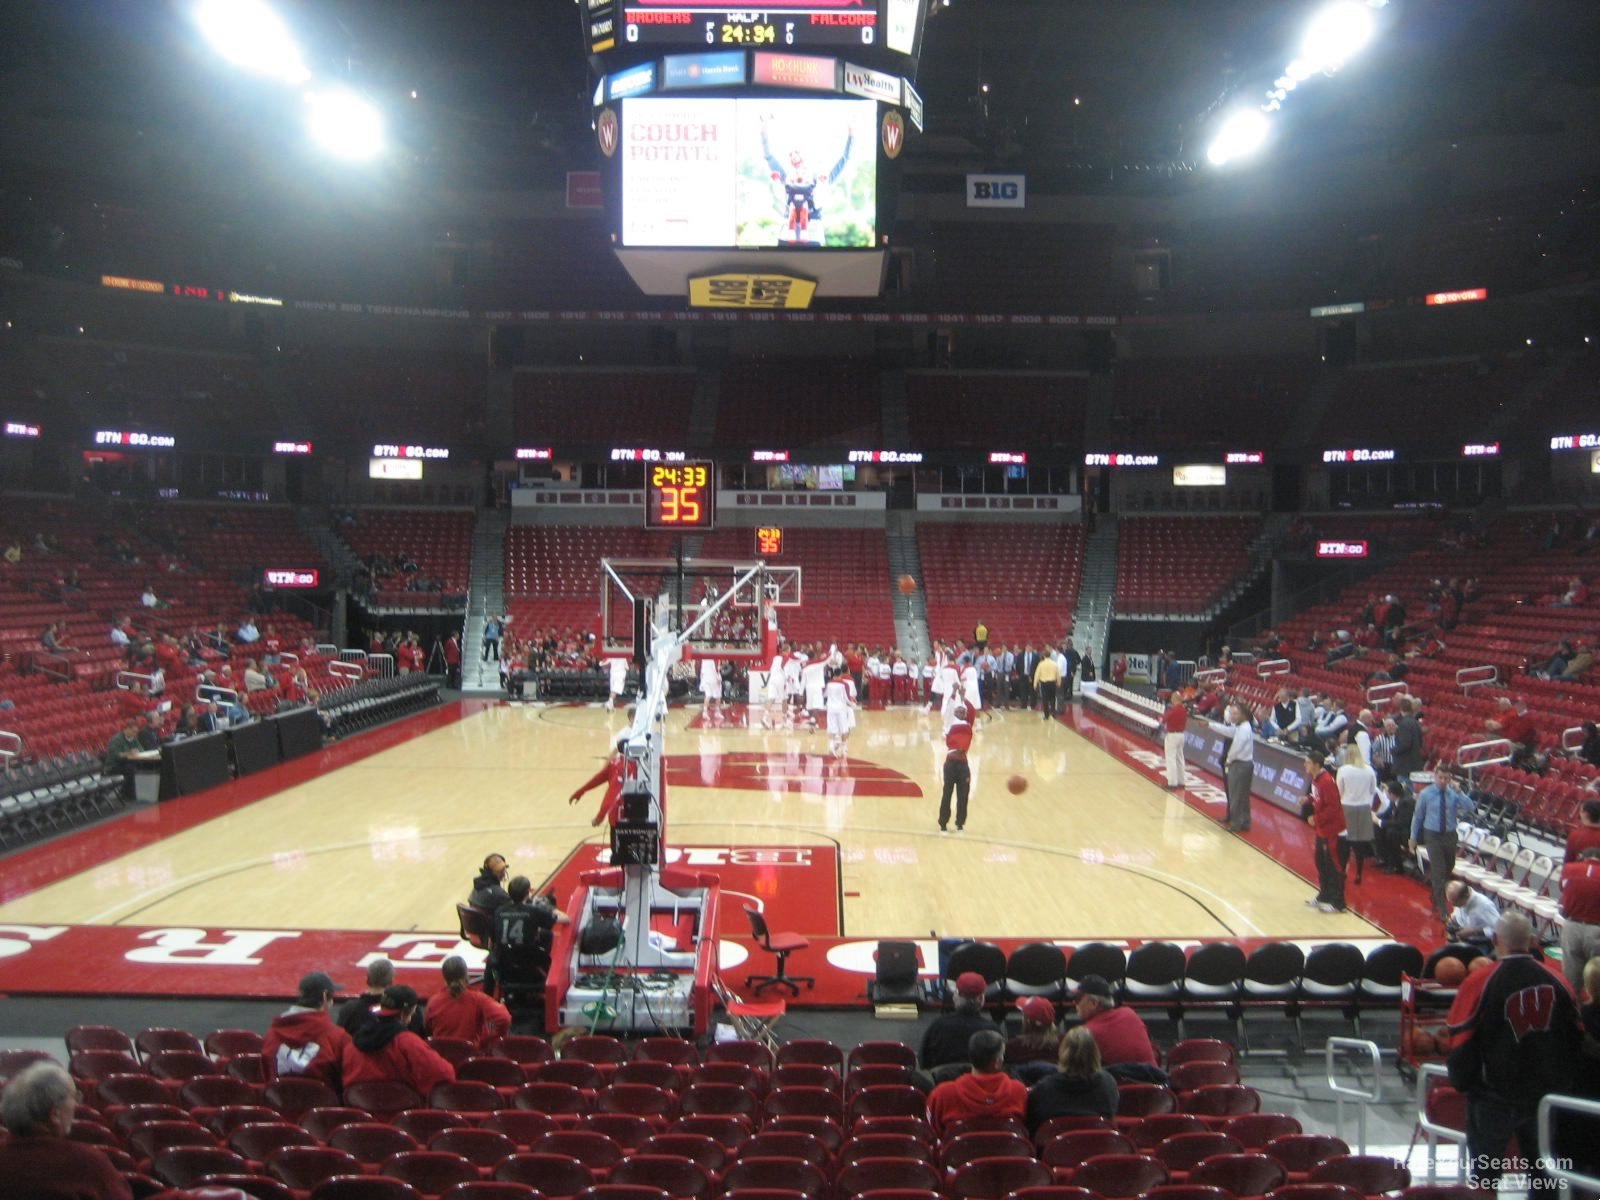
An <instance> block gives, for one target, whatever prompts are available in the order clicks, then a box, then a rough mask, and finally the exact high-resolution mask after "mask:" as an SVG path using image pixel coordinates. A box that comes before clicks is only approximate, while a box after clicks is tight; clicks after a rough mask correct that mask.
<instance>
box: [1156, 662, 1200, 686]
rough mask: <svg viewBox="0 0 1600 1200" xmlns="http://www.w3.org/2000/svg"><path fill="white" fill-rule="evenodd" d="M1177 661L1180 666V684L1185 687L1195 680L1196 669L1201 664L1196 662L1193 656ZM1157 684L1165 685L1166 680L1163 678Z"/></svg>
mask: <svg viewBox="0 0 1600 1200" xmlns="http://www.w3.org/2000/svg"><path fill="white" fill-rule="evenodd" d="M1176 661H1177V667H1178V686H1179V687H1185V686H1187V685H1188V684H1189V683H1190V682H1192V681H1193V679H1194V673H1195V669H1196V668H1197V667H1199V665H1200V664H1199V663H1197V662H1195V660H1194V659H1192V658H1180V659H1178V660H1176ZM1156 686H1157V687H1165V686H1166V681H1165V680H1162V681H1161V682H1160V683H1158V684H1157V685H1156Z"/></svg>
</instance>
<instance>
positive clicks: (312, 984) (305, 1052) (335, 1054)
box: [261, 971, 350, 1091]
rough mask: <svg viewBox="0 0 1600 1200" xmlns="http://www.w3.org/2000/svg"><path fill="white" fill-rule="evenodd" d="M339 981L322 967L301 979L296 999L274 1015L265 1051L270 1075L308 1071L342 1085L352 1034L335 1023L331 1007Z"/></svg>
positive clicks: (325, 1080) (262, 1046) (313, 1075)
mask: <svg viewBox="0 0 1600 1200" xmlns="http://www.w3.org/2000/svg"><path fill="white" fill-rule="evenodd" d="M338 991H339V985H338V984H337V983H335V982H334V981H333V978H332V977H331V976H329V975H328V974H326V973H325V972H322V971H313V972H311V974H309V975H307V976H306V977H305V978H304V979H302V980H301V981H300V994H299V996H298V997H296V999H295V1002H294V1003H293V1004H291V1005H290V1006H289V1007H288V1008H286V1009H284V1010H283V1012H281V1013H279V1014H278V1015H277V1016H275V1017H273V1018H272V1024H271V1025H270V1026H268V1028H267V1036H266V1038H265V1039H264V1040H263V1041H262V1045H261V1053H262V1054H263V1055H264V1056H265V1058H266V1066H267V1075H268V1077H269V1078H281V1077H283V1076H285V1075H306V1076H309V1077H310V1078H312V1079H320V1080H321V1081H322V1082H323V1083H325V1084H327V1085H328V1086H329V1087H331V1088H333V1089H334V1090H335V1091H338V1089H339V1083H340V1074H339V1072H340V1070H341V1067H342V1064H343V1062H344V1053H345V1048H346V1047H347V1046H349V1044H350V1034H349V1033H348V1032H346V1031H345V1030H344V1029H341V1028H340V1027H339V1026H338V1025H335V1024H334V1023H333V1017H332V1016H331V1015H330V1010H332V1008H333V1001H334V997H335V996H336V995H337V994H338Z"/></svg>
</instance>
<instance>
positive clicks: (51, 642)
mask: <svg viewBox="0 0 1600 1200" xmlns="http://www.w3.org/2000/svg"><path fill="white" fill-rule="evenodd" d="M65 636H66V635H65V631H64V630H62V629H61V628H60V626H58V625H57V624H56V623H55V622H54V621H51V622H50V624H48V625H46V626H45V627H44V632H43V633H41V634H40V635H39V645H41V646H43V647H44V648H45V650H46V651H48V652H49V653H51V654H76V653H77V652H78V648H77V647H76V646H69V645H67V644H66V642H65V641H64V640H63V638H64V637H65Z"/></svg>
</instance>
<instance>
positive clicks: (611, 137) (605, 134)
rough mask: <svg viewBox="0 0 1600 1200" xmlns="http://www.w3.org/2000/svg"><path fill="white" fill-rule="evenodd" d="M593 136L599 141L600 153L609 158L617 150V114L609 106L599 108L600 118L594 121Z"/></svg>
mask: <svg viewBox="0 0 1600 1200" xmlns="http://www.w3.org/2000/svg"><path fill="white" fill-rule="evenodd" d="M594 136H595V138H596V139H597V140H598V141H599V143H600V153H602V154H604V155H605V156H606V157H607V158H610V157H611V156H612V155H613V154H615V153H616V152H617V114H616V113H614V112H612V111H611V110H610V109H609V108H603V109H601V110H600V119H599V120H597V121H596V122H595V125H594Z"/></svg>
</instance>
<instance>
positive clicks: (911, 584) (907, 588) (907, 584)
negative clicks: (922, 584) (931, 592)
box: [900, 575, 917, 596]
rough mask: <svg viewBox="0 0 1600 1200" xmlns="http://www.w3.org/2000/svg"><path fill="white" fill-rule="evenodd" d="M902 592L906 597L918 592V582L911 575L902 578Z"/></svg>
mask: <svg viewBox="0 0 1600 1200" xmlns="http://www.w3.org/2000/svg"><path fill="white" fill-rule="evenodd" d="M900 590H901V591H902V592H904V593H905V594H906V595H908V596H909V595H911V593H912V592H914V591H916V590H917V581H916V580H915V579H913V578H912V577H911V576H909V575H902V576H900Z"/></svg>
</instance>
